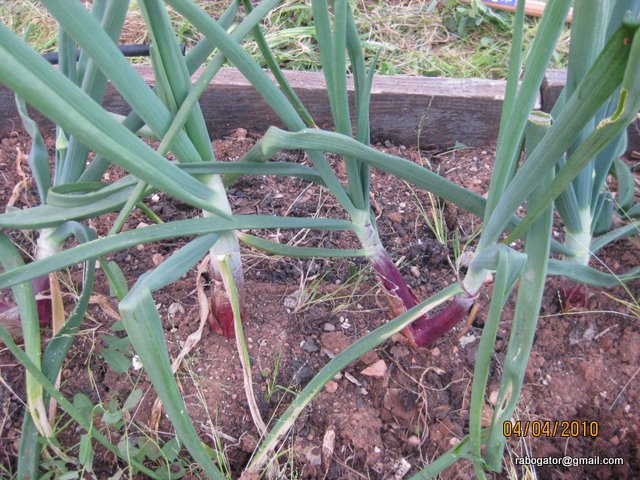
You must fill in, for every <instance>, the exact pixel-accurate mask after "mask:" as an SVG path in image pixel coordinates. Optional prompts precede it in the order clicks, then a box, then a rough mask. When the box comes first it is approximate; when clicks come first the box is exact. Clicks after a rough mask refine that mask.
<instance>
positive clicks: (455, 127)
mask: <svg viewBox="0 0 640 480" xmlns="http://www.w3.org/2000/svg"><path fill="white" fill-rule="evenodd" d="M137 68H138V70H139V72H140V73H141V75H142V76H143V77H144V78H145V80H146V81H147V82H148V83H149V84H153V83H154V81H153V73H152V71H151V69H150V68H149V67H143V66H142V67H137ZM198 75H199V73H196V74H195V75H194V79H195V78H196V77H197V76H198ZM286 75H287V77H288V79H289V81H290V82H291V84H292V86H293V88H294V89H295V90H296V92H297V93H298V95H299V96H300V98H301V99H302V101H303V102H304V104H305V105H306V106H307V108H308V109H309V111H310V112H311V114H312V115H313V117H314V119H315V120H316V122H317V123H318V125H319V126H321V127H323V128H329V129H331V128H332V126H333V125H332V121H331V112H330V108H329V101H328V98H327V94H326V90H325V83H324V77H323V75H322V73H321V72H296V71H288V72H286ZM565 76H566V75H565V73H564V72H563V71H559V70H550V71H549V72H548V73H547V75H546V77H545V80H544V83H543V86H542V89H541V106H542V109H543V110H545V111H549V110H550V109H551V107H552V105H553V104H554V102H555V101H556V100H557V98H558V95H559V93H560V91H561V90H562V87H563V86H564V82H565ZM504 87H505V82H504V81H500V80H482V79H451V78H431V77H410V76H403V75H397V76H377V77H375V79H374V83H373V89H372V95H371V133H372V139H373V140H374V141H379V140H390V141H392V142H394V143H398V144H403V145H407V146H413V145H417V144H419V145H429V144H437V145H439V146H441V147H449V146H452V145H454V144H455V143H456V142H462V143H465V144H467V145H470V146H484V145H489V144H491V143H494V142H495V141H496V138H497V134H498V126H499V119H500V111H501V108H502V102H503V95H504ZM349 89H350V92H351V101H352V102H353V86H352V81H351V79H349ZM201 105H202V109H203V113H204V116H205V119H206V122H207V127H208V128H209V131H210V132H211V136H212V138H220V137H222V136H225V135H227V134H228V133H229V132H232V131H233V130H235V129H237V128H245V129H247V130H250V131H254V132H257V133H261V132H264V131H265V130H266V129H267V128H268V127H269V126H270V125H278V126H281V127H282V126H283V125H282V124H281V123H280V122H279V121H278V119H277V118H276V116H275V114H274V113H273V111H272V110H271V108H270V107H269V106H268V104H267V102H266V101H265V100H264V99H262V97H261V96H260V95H259V94H258V93H257V92H256V91H255V89H254V88H253V87H252V86H251V84H250V83H249V82H248V81H247V80H246V79H245V78H244V77H243V76H242V75H241V74H240V72H238V71H237V70H235V69H231V68H225V69H222V70H221V71H220V73H219V74H218V75H217V76H216V78H215V79H214V81H213V82H212V83H211V85H210V86H209V88H208V89H207V91H206V92H205V93H204V95H203V97H202V102H201ZM105 107H106V108H107V109H109V110H111V111H114V112H117V113H121V114H125V113H126V112H127V111H128V106H127V104H126V102H124V101H123V100H122V98H121V97H120V96H119V95H118V93H117V92H116V91H115V90H114V89H113V88H112V87H109V88H108V89H107V95H106V99H105ZM19 126H20V120H19V118H18V115H17V111H16V109H15V104H14V100H13V94H12V93H11V92H9V91H8V90H7V89H6V88H4V87H3V86H1V85H0V134H6V133H7V132H10V131H12V130H14V129H15V128H16V127H19ZM629 147H630V148H634V149H638V148H640V123H639V122H636V124H634V125H633V126H632V127H630V139H629Z"/></svg>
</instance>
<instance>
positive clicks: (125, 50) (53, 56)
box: [42, 44, 187, 65]
mask: <svg viewBox="0 0 640 480" xmlns="http://www.w3.org/2000/svg"><path fill="white" fill-rule="evenodd" d="M118 48H119V49H120V51H121V52H122V54H123V55H124V56H125V57H148V56H149V45H145V44H139V45H118ZM180 50H181V51H182V55H184V54H185V52H186V50H187V46H186V45H180ZM42 58H44V59H45V60H46V61H48V62H49V63H50V64H52V65H57V64H58V52H51V53H45V54H44V55H42ZM79 58H80V49H78V50H76V61H77V60H78V59H79Z"/></svg>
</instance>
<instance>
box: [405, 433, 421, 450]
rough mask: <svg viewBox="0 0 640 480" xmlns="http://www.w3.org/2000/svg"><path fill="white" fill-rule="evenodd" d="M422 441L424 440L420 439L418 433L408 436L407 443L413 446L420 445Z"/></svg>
mask: <svg viewBox="0 0 640 480" xmlns="http://www.w3.org/2000/svg"><path fill="white" fill-rule="evenodd" d="M420 443H422V442H421V441H420V438H419V437H417V436H416V435H411V436H410V437H409V438H407V445H409V446H410V447H411V448H417V447H419V446H420Z"/></svg>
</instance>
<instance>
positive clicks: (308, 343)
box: [300, 339, 320, 353]
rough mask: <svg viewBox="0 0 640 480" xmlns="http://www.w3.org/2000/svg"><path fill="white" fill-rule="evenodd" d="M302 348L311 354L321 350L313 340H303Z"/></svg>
mask: <svg viewBox="0 0 640 480" xmlns="http://www.w3.org/2000/svg"><path fill="white" fill-rule="evenodd" d="M300 348H302V350H304V351H305V352H309V353H314V352H317V351H318V350H320V347H318V345H316V342H314V341H313V340H311V339H310V340H303V341H302V342H300Z"/></svg>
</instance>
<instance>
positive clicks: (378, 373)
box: [360, 360, 387, 378]
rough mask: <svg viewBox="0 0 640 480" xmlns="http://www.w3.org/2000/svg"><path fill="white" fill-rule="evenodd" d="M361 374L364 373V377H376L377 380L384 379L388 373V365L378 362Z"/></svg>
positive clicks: (381, 361)
mask: <svg viewBox="0 0 640 480" xmlns="http://www.w3.org/2000/svg"><path fill="white" fill-rule="evenodd" d="M360 373H362V375H365V376H367V377H375V378H380V377H384V376H385V374H386V373H387V364H386V363H385V361H384V360H378V361H377V362H375V363H373V364H371V365H369V366H368V367H367V368H365V369H364V370H362V372H360Z"/></svg>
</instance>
